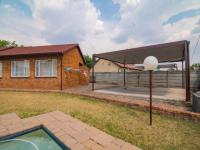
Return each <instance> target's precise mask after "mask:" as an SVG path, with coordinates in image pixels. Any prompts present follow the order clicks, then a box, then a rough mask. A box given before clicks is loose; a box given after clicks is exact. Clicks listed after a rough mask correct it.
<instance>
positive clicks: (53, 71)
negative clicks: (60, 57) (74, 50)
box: [35, 59, 57, 77]
mask: <svg viewBox="0 0 200 150" xmlns="http://www.w3.org/2000/svg"><path fill="white" fill-rule="evenodd" d="M35 76H36V77H56V76H57V59H48V60H36V62H35Z"/></svg>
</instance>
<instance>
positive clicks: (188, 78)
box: [185, 42, 190, 101]
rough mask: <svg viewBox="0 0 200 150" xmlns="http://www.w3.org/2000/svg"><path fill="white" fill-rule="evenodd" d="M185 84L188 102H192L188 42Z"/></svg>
mask: <svg viewBox="0 0 200 150" xmlns="http://www.w3.org/2000/svg"><path fill="white" fill-rule="evenodd" d="M185 83H186V85H185V90H186V101H190V56H189V43H188V42H187V43H186V44H185Z"/></svg>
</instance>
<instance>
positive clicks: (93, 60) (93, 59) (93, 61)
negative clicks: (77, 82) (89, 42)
mask: <svg viewBox="0 0 200 150" xmlns="http://www.w3.org/2000/svg"><path fill="white" fill-rule="evenodd" d="M94 63H95V57H94V55H92V91H94Z"/></svg>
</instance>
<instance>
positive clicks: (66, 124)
mask: <svg viewBox="0 0 200 150" xmlns="http://www.w3.org/2000/svg"><path fill="white" fill-rule="evenodd" d="M38 125H44V126H45V127H46V128H48V130H50V132H52V133H53V134H54V135H55V136H56V137H57V138H58V139H60V140H61V141H62V142H63V143H64V144H65V145H67V146H68V147H70V148H71V149H72V150H103V149H106V150H140V148H138V147H136V146H134V145H131V144H129V143H126V142H124V141H122V140H120V139H118V138H115V137H112V136H110V135H108V134H106V133H105V132H102V131H100V130H99V129H96V128H94V127H91V126H89V125H87V124H85V123H83V122H81V121H80V120H78V119H75V118H73V117H71V116H69V115H66V114H64V113H62V112H60V111H54V112H50V113H46V114H42V115H39V116H34V117H30V118H25V119H20V118H19V117H18V116H17V115H16V114H15V113H11V114H5V115H1V116H0V137H2V136H6V135H9V134H13V133H17V132H20V131H23V130H26V129H30V128H33V127H35V126H38Z"/></svg>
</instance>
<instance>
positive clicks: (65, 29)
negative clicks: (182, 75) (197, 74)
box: [0, 0, 200, 62]
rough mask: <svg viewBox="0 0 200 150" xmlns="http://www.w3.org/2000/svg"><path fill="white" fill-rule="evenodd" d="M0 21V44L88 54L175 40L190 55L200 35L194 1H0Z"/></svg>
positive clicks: (199, 8) (199, 5) (199, 10)
mask: <svg viewBox="0 0 200 150" xmlns="http://www.w3.org/2000/svg"><path fill="white" fill-rule="evenodd" d="M0 18H1V19H0V39H7V40H15V41H16V42H17V43H20V44H24V45H45V44H63V43H79V44H80V46H81V48H82V50H83V52H84V53H88V54H93V53H100V52H105V51H112V50H118V49H125V48H131V47H137V46H142V45H149V44H156V43H162V42H170V41H176V40H189V41H191V44H190V51H191V54H192V53H194V52H193V51H194V47H195V44H196V43H197V39H198V36H199V35H200V1H199V0H181V1H179V0H162V1H160V0H151V1H149V0H84V1H83V0H42V1H38V0H0ZM199 51H200V44H199V45H198V47H197V48H196V50H195V53H194V56H193V57H191V59H192V62H197V61H198V60H200V52H199Z"/></svg>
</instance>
